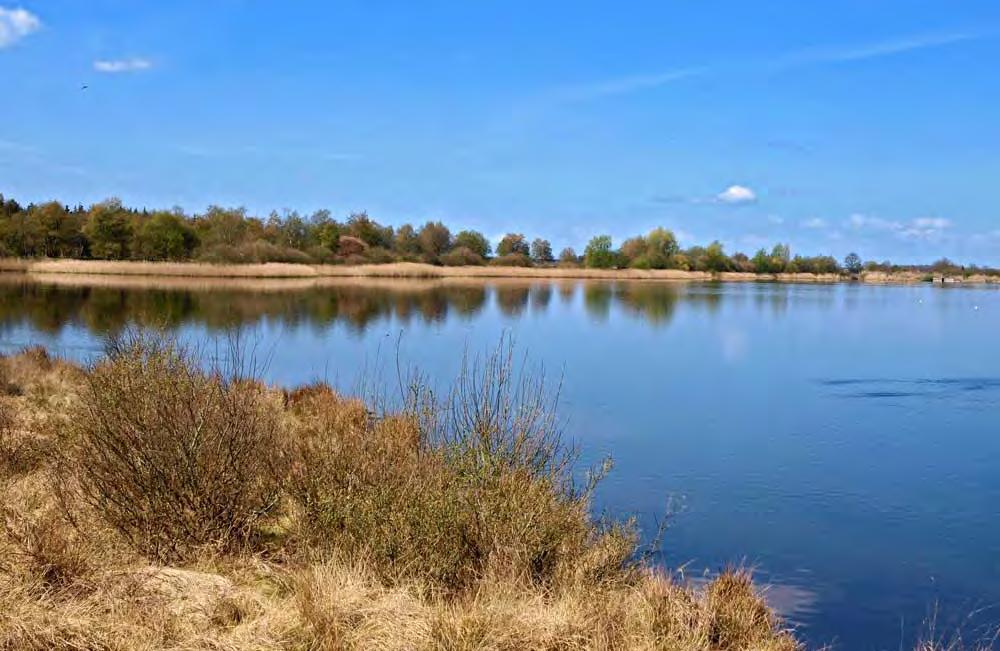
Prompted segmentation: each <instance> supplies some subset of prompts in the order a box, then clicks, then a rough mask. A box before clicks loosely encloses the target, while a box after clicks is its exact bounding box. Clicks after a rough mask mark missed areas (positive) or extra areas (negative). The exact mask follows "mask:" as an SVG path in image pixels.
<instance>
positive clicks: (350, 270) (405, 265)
mask: <svg viewBox="0 0 1000 651" xmlns="http://www.w3.org/2000/svg"><path fill="white" fill-rule="evenodd" d="M0 272H13V273H24V274H28V275H50V274H65V275H89V276H145V277H171V278H246V279H318V278H393V279H400V278H409V279H430V280H435V279H446V278H467V279H473V278H476V279H502V278H515V279H564V280H652V281H668V282H709V281H717V282H782V283H808V284H815V283H823V284H833V283H842V282H844V283H846V282H861V283H865V284H907V285H909V284H916V283H923V282H931V281H928V280H926V277H927V274H924V273H920V272H912V271H908V272H899V273H886V272H862V273H861V274H860V275H859V277H858V278H856V279H855V278H852V277H850V276H845V275H841V274H812V273H778V274H757V273H750V272H735V271H726V272H718V273H716V272H707V271H682V270H679V269H650V270H644V269H583V268H575V267H500V266H463V267H439V266H435V265H430V264H424V263H416V262H394V263H388V264H371V265H355V266H348V265H307V264H293V263H281V262H268V263H259V264H209V263H203V262H137V261H124V260H122V261H118V260H116V261H107V260H62V259H60V260H25V259H13V258H5V259H0ZM933 282H934V283H936V284H965V285H969V284H972V285H985V284H1000V277H997V276H986V275H982V274H979V275H972V276H968V277H962V276H948V277H940V276H939V277H935V278H934V280H933Z"/></svg>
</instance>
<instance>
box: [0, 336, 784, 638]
mask: <svg viewBox="0 0 1000 651" xmlns="http://www.w3.org/2000/svg"><path fill="white" fill-rule="evenodd" d="M197 361H198V360H196V359H194V358H192V357H191V356H190V355H189V353H188V352H186V351H183V350H181V349H178V348H176V346H175V345H174V344H173V343H172V342H164V341H162V340H161V341H155V340H150V339H148V338H145V337H140V338H136V339H132V340H130V341H129V342H127V343H126V345H124V346H119V347H117V348H116V349H114V351H113V354H111V355H110V356H109V357H108V358H106V359H105V360H103V361H101V362H100V363H98V364H96V365H95V366H94V367H92V368H90V369H86V370H81V369H78V368H75V367H73V366H71V365H69V364H66V363H64V362H61V361H58V360H52V359H49V358H48V357H47V356H43V355H42V354H41V353H39V352H38V351H34V352H28V353H23V354H21V355H17V356H13V357H8V358H4V359H2V360H0V368H2V369H3V372H4V373H5V374H6V376H7V377H8V379H10V381H13V382H15V383H16V384H17V385H18V387H19V391H18V392H15V393H16V395H8V396H4V397H3V403H2V404H4V405H6V407H5V408H6V409H7V415H8V417H9V419H10V422H13V423H15V425H12V426H10V428H11V429H16V430H17V431H18V432H19V435H20V436H22V437H24V438H25V439H26V440H34V441H50V442H51V441H55V442H57V443H58V445H47V446H41V447H40V448H39V449H40V450H42V452H40V453H39V454H38V457H37V459H35V460H33V461H32V462H30V463H22V462H20V461H15V462H13V463H9V462H8V461H7V460H6V459H4V463H5V464H9V465H6V466H5V467H6V468H10V469H11V470H7V471H5V474H4V480H3V482H2V483H0V490H2V498H0V506H2V507H3V527H0V559H2V562H0V649H164V648H166V649H196V648H197V649H203V648H210V649H233V650H236V649H331V650H332V649H417V650H427V651H430V650H438V649H441V650H443V649H469V650H471V649H496V650H506V649H510V650H514V649H539V650H541V649H546V650H548V649H552V650H556V649H677V650H681V651H688V650H690V651H696V650H697V651H713V650H714V651H723V650H736V649H757V650H760V651H764V650H769V651H770V650H774V651H778V650H780V651H785V650H793V649H798V648H799V644H798V643H797V642H796V640H795V639H794V637H793V636H792V635H791V634H790V633H788V632H786V631H785V630H784V629H783V627H782V624H781V622H780V621H778V620H777V618H776V617H775V616H774V614H773V613H772V612H771V611H770V610H769V609H768V607H767V606H766V604H765V603H764V601H763V600H762V599H761V598H760V596H759V595H758V594H757V593H756V591H755V590H754V587H753V585H752V583H751V581H750V579H749V577H748V576H747V575H746V574H744V573H740V572H731V573H727V574H724V575H723V576H721V577H719V578H718V579H716V580H715V581H713V582H711V583H709V584H708V586H707V587H705V588H694V587H690V586H686V585H681V584H678V583H675V582H673V581H672V580H670V579H669V578H667V577H666V576H665V575H663V574H660V573H657V572H654V571H652V570H650V569H649V568H647V567H645V566H644V565H643V564H642V563H641V562H639V561H637V560H635V559H636V555H635V540H634V537H633V535H632V530H631V528H630V527H629V526H628V525H622V524H617V525H616V524H602V523H599V522H595V521H592V520H591V517H590V507H589V496H590V488H591V487H590V485H587V486H583V487H578V486H574V485H573V484H572V482H570V481H569V477H570V474H569V472H570V470H571V468H572V464H573V460H574V457H573V454H572V450H571V449H567V448H565V447H564V446H563V445H562V442H561V440H560V437H559V436H558V430H557V428H556V427H555V423H554V422H553V421H552V419H551V416H550V414H551V412H550V411H549V405H548V403H547V402H545V401H544V400H542V399H541V398H539V396H543V395H545V394H546V392H545V391H544V390H542V388H541V387H540V386H539V385H537V384H535V383H533V382H532V381H531V380H530V379H528V380H525V379H523V378H522V377H521V376H519V375H517V374H515V373H512V372H511V368H512V366H511V364H510V359H509V356H508V355H507V352H505V351H500V353H499V354H498V355H495V356H493V357H490V358H487V359H486V360H484V362H483V363H482V364H481V365H480V366H478V367H477V366H476V365H474V364H473V365H470V366H469V369H470V370H469V372H468V373H467V374H466V375H465V376H463V378H461V379H460V380H459V382H458V383H457V385H456V389H455V391H454V392H453V393H452V394H451V396H450V397H449V398H448V399H445V400H441V401H433V400H429V399H426V395H423V394H419V392H417V393H414V394H413V395H414V396H415V399H414V400H412V401H410V402H409V404H408V407H407V408H406V409H404V410H403V411H400V412H398V413H392V414H374V413H372V412H371V411H370V410H369V409H368V407H367V406H366V405H365V404H363V403H361V402H358V401H356V400H351V399H346V398H343V397H341V396H338V395H337V394H336V393H334V392H333V391H332V390H330V389H329V387H326V386H323V385H316V386H311V387H304V388H301V389H298V390H294V391H290V392H284V391H279V390H274V389H267V388H264V387H262V386H261V385H259V384H257V383H253V382H250V381H248V380H247V379H246V378H244V377H242V376H235V375H233V374H230V375H226V374H220V373H219V372H218V371H217V370H212V369H209V370H202V369H201V367H200V366H199V365H198V364H197ZM43 413H44V414H46V415H45V416H44V417H43V416H42V414H43ZM12 449H16V448H14V447H9V446H3V447H0V455H3V456H7V455H8V454H10V450H12ZM213 454H218V455H219V456H220V458H219V459H212V458H211V455H213ZM14 456H15V457H16V456H17V455H16V454H15V455H14ZM255 459H256V460H258V461H259V460H260V459H265V460H266V461H267V462H266V463H264V462H255ZM272 461H276V462H275V463H272ZM67 462H69V463H67ZM73 486H79V487H80V488H79V490H69V489H68V487H73ZM275 491H277V493H276V494H277V495H278V496H279V498H278V499H274V498H273V497H272V495H274V494H275ZM196 523H201V524H200V525H197V526H196ZM230 534H233V535H235V538H230V537H229V536H230ZM171 537H172V538H173V540H170V544H167V541H168V539H170V538H171ZM220 541H221V542H223V543H225V542H227V541H230V542H231V541H236V542H238V544H214V543H218V542H220ZM206 542H207V543H210V544H205V543H206ZM163 563H171V564H170V565H164V564H163Z"/></svg>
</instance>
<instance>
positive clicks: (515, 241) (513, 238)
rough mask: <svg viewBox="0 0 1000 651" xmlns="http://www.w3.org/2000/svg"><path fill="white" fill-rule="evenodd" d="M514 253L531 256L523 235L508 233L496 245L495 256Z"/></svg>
mask: <svg viewBox="0 0 1000 651" xmlns="http://www.w3.org/2000/svg"><path fill="white" fill-rule="evenodd" d="M515 253H517V254H520V255H525V256H528V255H531V248H530V247H529V246H528V241H527V240H526V239H524V235H522V234H520V233H508V234H506V235H504V236H503V239H502V240H500V244H498V245H497V255H498V256H501V257H502V256H507V255H512V254H515Z"/></svg>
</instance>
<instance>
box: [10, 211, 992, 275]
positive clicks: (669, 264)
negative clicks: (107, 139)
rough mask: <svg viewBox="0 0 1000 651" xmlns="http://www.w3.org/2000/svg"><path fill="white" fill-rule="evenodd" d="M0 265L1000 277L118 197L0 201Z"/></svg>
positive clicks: (948, 268) (643, 240)
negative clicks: (151, 206) (192, 210)
mask: <svg viewBox="0 0 1000 651" xmlns="http://www.w3.org/2000/svg"><path fill="white" fill-rule="evenodd" d="M0 257H17V258H65V259H78V260H135V261H174V262H179V261H195V262H206V263H212V264H251V263H275V262H280V263H296V264H307V265H314V264H324V265H351V266H356V265H372V264H385V263H392V262H421V263H426V264H431V265H437V266H460V267H475V266H484V265H492V266H498V267H508V268H510V267H543V268H552V267H568V268H590V269H626V268H630V269H638V270H654V269H669V270H678V271H693V272H710V273H724V272H742V273H753V274H836V275H853V276H857V275H858V274H860V273H862V272H871V273H879V274H900V273H911V274H914V273H915V274H920V275H924V276H928V277H932V276H935V275H937V276H950V277H960V276H1000V270H996V269H989V268H983V267H976V266H962V265H959V264H956V263H953V262H951V261H950V260H947V259H942V260H939V261H938V262H935V263H934V264H931V265H896V264H893V263H891V262H888V261H884V262H875V261H868V262H865V261H863V260H861V258H860V257H858V256H857V255H856V254H854V253H848V254H847V256H846V257H844V258H843V260H840V259H838V258H836V257H834V256H829V255H824V256H801V255H793V253H792V251H791V250H790V248H789V247H788V245H786V244H780V243H779V244H776V245H775V246H774V247H772V248H770V249H760V250H759V251H756V252H753V253H751V254H746V253H741V252H735V253H732V254H729V253H727V252H726V251H725V250H724V248H723V246H722V244H721V243H719V242H712V243H710V244H708V245H706V246H692V247H689V248H687V249H682V248H681V247H680V246H679V244H678V242H677V239H676V237H675V236H674V234H673V233H672V232H671V231H669V230H666V229H663V228H656V229H653V230H652V231H650V232H649V233H647V234H645V235H639V236H636V237H631V238H629V239H626V240H625V241H623V242H621V243H620V245H618V246H617V247H615V243H614V242H613V241H612V239H611V237H610V236H608V235H597V236H595V237H593V238H592V239H591V240H590V241H589V242H588V244H587V245H586V247H585V248H584V249H583V250H582V251H581V252H579V253H578V252H577V251H575V250H574V249H572V248H564V249H563V250H562V251H561V252H560V253H559V255H558V257H556V256H555V255H554V253H553V248H552V245H551V243H550V242H549V241H548V240H546V239H544V238H541V237H534V238H531V237H528V236H525V235H524V234H521V233H508V234H507V235H504V236H503V237H502V238H501V239H500V241H499V242H498V243H497V245H496V248H495V250H494V247H493V246H492V244H491V243H490V241H489V239H488V238H487V237H486V236H485V235H483V234H482V233H479V232H477V231H473V230H462V231H458V232H453V231H452V230H451V229H449V228H448V227H447V226H446V225H444V224H442V223H441V222H432V221H429V222H427V223H425V224H423V225H414V224H403V225H400V226H398V227H393V226H387V225H383V224H380V223H378V222H377V221H375V220H373V219H371V218H370V217H369V216H368V215H367V214H366V213H355V214H352V215H350V216H349V217H347V218H346V219H345V220H343V221H339V220H337V219H335V218H334V217H333V216H332V214H331V213H330V212H329V211H327V210H320V211H317V212H315V213H313V214H312V215H309V216H302V215H300V214H298V213H296V212H288V213H285V214H282V215H279V214H278V213H272V214H271V215H269V216H268V217H266V218H262V217H257V216H252V215H249V214H248V213H247V211H246V210H244V209H241V208H239V209H227V208H221V207H218V206H213V207H210V208H209V209H208V210H207V211H205V212H204V213H200V214H193V215H189V214H186V213H184V212H183V211H182V210H180V209H179V208H175V209H173V210H153V211H150V210H145V209H143V210H138V209H134V208H128V207H126V206H124V205H122V203H121V202H120V201H118V200H114V199H112V200H108V201H104V202H101V203H97V204H94V205H92V206H90V207H84V206H82V205H79V206H76V207H70V206H64V205H63V204H60V203H58V202H48V203H42V204H30V205H27V206H22V205H21V204H19V203H18V202H17V201H15V200H14V199H4V198H3V196H2V195H0Z"/></svg>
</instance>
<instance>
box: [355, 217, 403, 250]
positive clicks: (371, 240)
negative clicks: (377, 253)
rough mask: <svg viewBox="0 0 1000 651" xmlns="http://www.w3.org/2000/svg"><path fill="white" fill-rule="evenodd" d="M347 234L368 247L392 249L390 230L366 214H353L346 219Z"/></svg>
mask: <svg viewBox="0 0 1000 651" xmlns="http://www.w3.org/2000/svg"><path fill="white" fill-rule="evenodd" d="M347 232H348V234H350V235H351V236H352V237H356V238H358V239H359V240H361V241H362V242H364V243H365V244H367V245H368V246H380V247H382V248H385V249H388V248H391V247H392V228H391V227H389V226H382V225H380V224H379V223H378V222H376V221H374V220H372V219H371V218H370V217H369V216H368V213H366V212H359V213H354V214H353V215H351V216H350V217H349V218H348V219H347Z"/></svg>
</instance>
